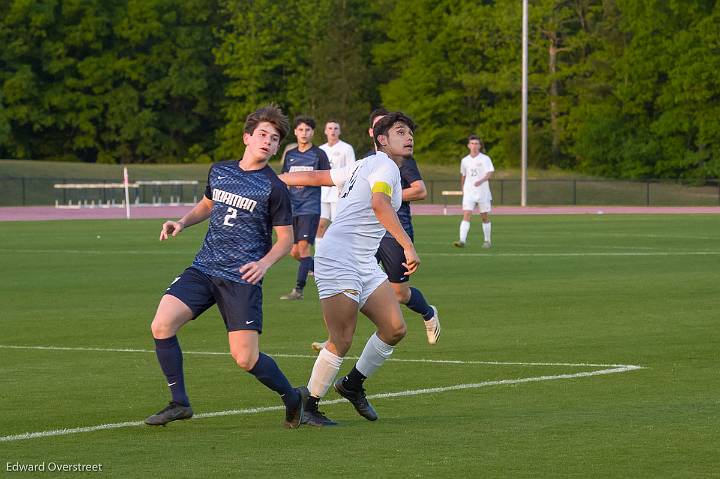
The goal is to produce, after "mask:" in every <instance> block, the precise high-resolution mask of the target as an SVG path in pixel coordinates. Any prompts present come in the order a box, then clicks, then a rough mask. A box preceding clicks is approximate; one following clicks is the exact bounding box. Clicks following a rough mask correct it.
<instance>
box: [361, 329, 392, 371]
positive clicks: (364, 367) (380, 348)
mask: <svg viewBox="0 0 720 479" xmlns="http://www.w3.org/2000/svg"><path fill="white" fill-rule="evenodd" d="M394 350H395V347H393V346H390V345H389V344H387V343H385V342H384V341H383V340H382V339H380V338H378V337H377V334H373V335H372V336H370V339H368V342H367V343H366V344H365V349H363V352H362V354H361V355H360V359H358V362H357V364H356V365H355V369H357V370H358V371H359V372H360V374H362V375H363V376H365V377H366V378H369V377H370V375H371V374H372V373H374V372H375V370H376V369H377V368H379V367H380V366H382V364H383V363H384V362H385V360H386V359H387V358H389V357H390V356H391V355H392V353H393V351H394Z"/></svg>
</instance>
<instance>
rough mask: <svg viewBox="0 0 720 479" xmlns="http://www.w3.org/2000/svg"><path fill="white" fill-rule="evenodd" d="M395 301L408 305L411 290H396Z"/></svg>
mask: <svg viewBox="0 0 720 479" xmlns="http://www.w3.org/2000/svg"><path fill="white" fill-rule="evenodd" d="M395 299H397V301H398V303H400V304H407V302H408V301H410V288H402V289H396V290H395Z"/></svg>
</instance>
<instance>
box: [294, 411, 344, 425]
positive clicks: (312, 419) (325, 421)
mask: <svg viewBox="0 0 720 479" xmlns="http://www.w3.org/2000/svg"><path fill="white" fill-rule="evenodd" d="M302 424H305V425H307V426H315V427H326V426H337V422H335V421H333V420H332V419H330V418H329V417H327V416H326V415H325V413H324V412H322V411H318V410H317V409H305V411H303V417H302Z"/></svg>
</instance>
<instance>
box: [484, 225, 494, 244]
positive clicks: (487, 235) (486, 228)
mask: <svg viewBox="0 0 720 479" xmlns="http://www.w3.org/2000/svg"><path fill="white" fill-rule="evenodd" d="M482 225H483V236H485V241H487V242H488V243H489V242H490V231H491V230H492V227H491V226H490V223H489V222H488V223H483V224H482Z"/></svg>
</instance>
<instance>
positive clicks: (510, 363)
mask: <svg viewBox="0 0 720 479" xmlns="http://www.w3.org/2000/svg"><path fill="white" fill-rule="evenodd" d="M0 349H30V350H33V349H34V350H43V351H96V352H107V353H153V354H155V350H154V349H131V348H95V347H65V346H24V345H11V344H0ZM183 354H194V355H198V356H230V352H229V351H225V352H222V351H219V352H218V351H183ZM269 354H270V355H271V356H273V357H276V358H310V359H315V358H316V357H317V354H284V353H269ZM345 359H358V357H357V356H345ZM388 361H394V362H400V363H431V364H485V365H490V366H569V367H590V368H624V367H627V366H628V365H627V364H595V363H528V362H513V361H462V360H459V359H402V358H390V359H388ZM638 367H639V366H638Z"/></svg>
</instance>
